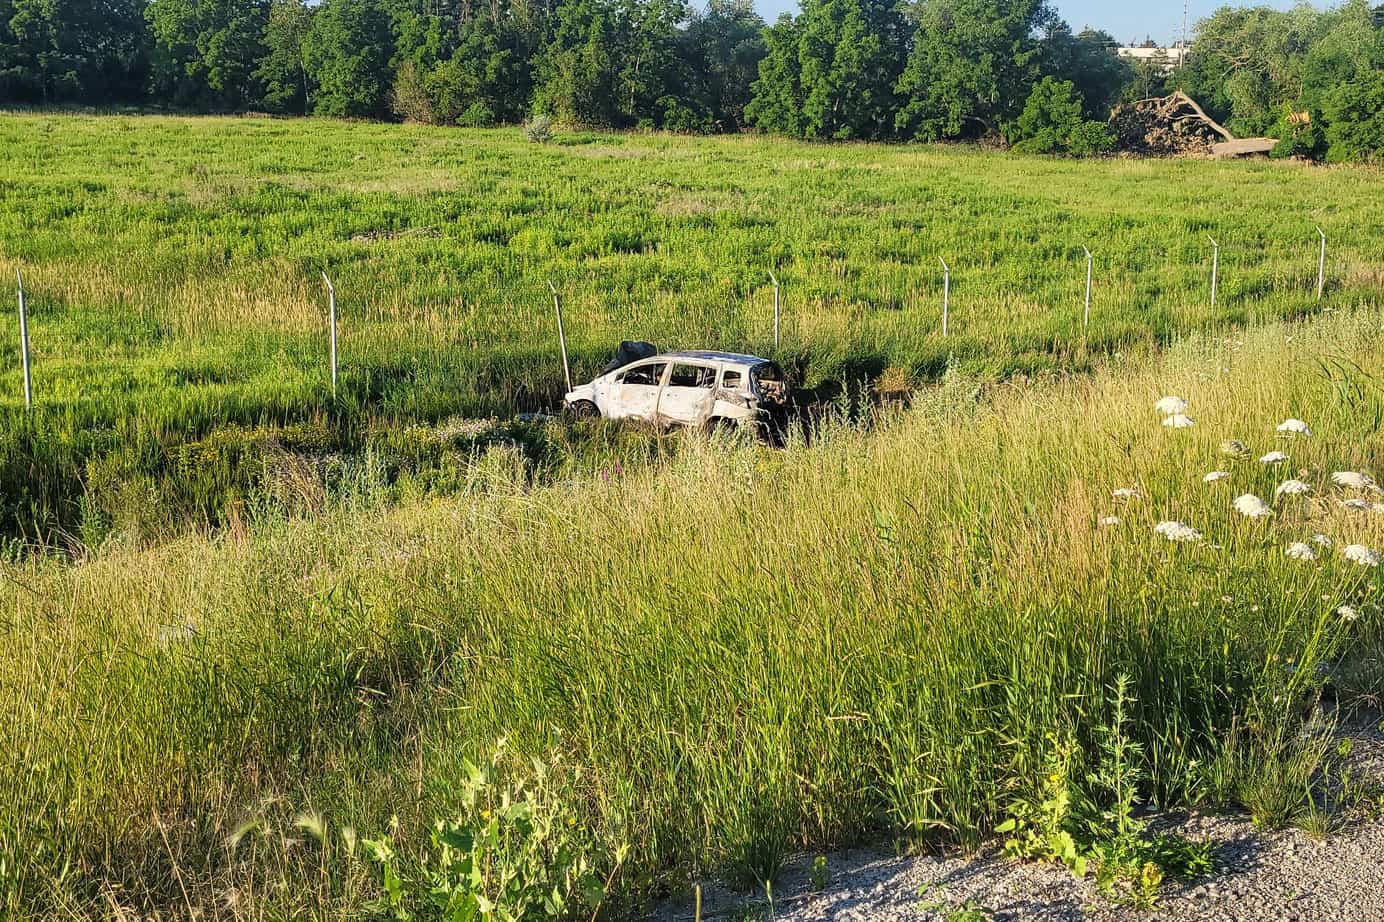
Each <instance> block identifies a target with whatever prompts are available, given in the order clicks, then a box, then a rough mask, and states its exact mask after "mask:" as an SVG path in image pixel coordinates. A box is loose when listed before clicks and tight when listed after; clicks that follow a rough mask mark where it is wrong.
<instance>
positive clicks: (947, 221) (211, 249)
mask: <svg viewBox="0 0 1384 922" xmlns="http://www.w3.org/2000/svg"><path fill="white" fill-rule="evenodd" d="M0 142H2V143H0V275H3V276H5V277H12V275H13V271H14V270H15V269H16V268H23V269H24V271H25V274H26V278H27V279H28V286H29V291H30V307H31V311H32V315H33V316H32V338H33V348H34V353H35V354H34V359H35V370H34V374H35V392H36V395H37V400H38V404H39V406H38V409H37V411H36V413H35V414H34V416H33V418H32V419H31V420H26V419H24V417H23V414H22V411H21V409H20V406H21V400H22V398H21V388H20V383H19V362H18V356H17V354H16V351H17V343H16V339H15V337H9V336H0V497H2V498H0V529H3V532H4V533H5V534H6V535H8V536H11V537H20V538H23V539H25V540H29V541H39V542H43V543H56V544H67V545H73V544H81V543H82V539H81V536H82V535H83V534H85V535H87V536H89V537H93V538H98V539H99V538H100V537H101V536H102V535H103V534H104V533H106V532H107V531H108V530H109V523H110V522H111V521H114V520H120V519H122V518H129V517H130V516H131V515H132V513H131V511H130V510H132V509H138V508H143V509H145V510H146V512H145V513H143V515H145V516H148V517H150V521H147V522H145V523H144V526H145V527H144V531H146V532H148V531H152V532H154V533H155V535H156V536H159V535H162V534H166V533H176V532H177V531H179V530H180V529H181V528H183V527H185V526H186V525H187V523H188V522H193V523H201V522H207V521H209V522H210V523H212V524H214V525H223V524H226V520H227V518H228V517H229V516H228V512H227V510H228V509H229V508H231V507H234V506H235V504H236V503H237V502H239V501H242V500H243V499H244V496H245V494H246V493H247V492H254V490H253V489H251V488H252V487H254V486H255V484H253V483H250V481H254V480H256V478H257V477H258V474H257V473H256V471H258V470H259V469H260V468H261V467H262V466H263V465H262V460H263V459H262V458H260V457H259V456H258V455H255V456H253V458H252V461H253V463H245V464H242V465H240V466H239V467H235V468H234V469H233V470H232V469H230V468H232V467H233V465H231V464H230V463H229V462H228V463H227V465H226V467H227V472H226V474H225V475H224V476H221V477H219V478H211V477H207V478H204V484H203V487H202V488H200V490H199V492H197V493H196V494H195V495H181V496H178V495H175V494H177V493H178V491H179V487H178V486H177V485H176V484H172V485H171V486H170V485H169V484H168V483H167V481H169V480H170V479H171V475H169V474H168V469H169V468H170V467H172V466H174V465H175V462H176V454H177V452H178V450H179V446H181V445H183V444H185V443H188V442H197V441H199V440H204V439H207V438H209V437H211V436H212V435H213V434H214V433H216V432H217V431H218V430H220V429H222V428H237V427H238V428H251V429H253V428H261V429H264V430H266V432H265V437H266V438H268V437H270V436H272V435H273V434H274V431H275V430H277V429H280V428H292V427H296V426H301V425H304V424H320V425H322V426H324V427H325V428H326V429H327V430H328V435H329V439H328V441H329V442H330V443H331V447H332V448H333V449H334V450H337V451H342V452H346V453H350V454H360V453H363V452H364V451H365V450H366V449H367V448H373V449H375V450H377V451H379V450H383V448H384V447H387V446H381V445H379V444H378V443H376V442H372V440H371V439H370V438H369V434H370V433H372V432H376V431H379V430H390V429H397V428H400V427H404V426H411V425H420V426H427V425H433V424H436V423H438V422H440V421H442V420H445V419H446V418H447V417H450V416H453V415H462V416H468V417H469V416H486V415H492V414H494V415H502V416H503V415H509V414H511V413H512V412H514V411H516V410H534V409H541V408H552V407H554V406H556V404H557V400H558V397H559V396H560V393H561V384H560V381H561V374H560V368H561V366H560V363H559V362H558V361H557V355H556V342H555V337H554V336H553V324H552V318H551V306H550V304H549V301H548V295H547V291H548V289H547V283H548V281H549V280H552V281H554V282H555V283H557V284H558V285H560V286H561V288H562V290H563V292H564V296H565V303H566V308H567V314H568V332H569V340H570V342H571V345H572V348H573V350H574V359H575V365H576V370H577V373H578V374H579V375H585V374H587V373H589V372H591V371H593V370H594V369H595V368H597V367H598V366H599V365H600V364H601V363H602V362H604V361H605V359H606V358H607V357H608V355H609V354H610V352H611V350H612V349H613V347H614V346H615V344H617V343H618V342H619V341H620V340H621V339H627V338H631V337H640V338H647V339H651V340H654V341H656V342H658V343H660V344H661V345H664V346H666V347H687V346H697V347H717V346H721V347H731V348H735V349H741V350H749V351H755V352H760V353H770V352H774V351H775V350H774V349H773V343H772V338H771V329H772V322H771V314H772V294H771V289H770V285H769V277H768V273H769V271H770V270H772V271H774V272H775V273H776V274H777V275H778V277H779V278H780V279H781V280H782V282H783V284H784V299H785V301H784V303H785V311H786V313H785V323H784V340H783V344H782V348H781V349H779V350H778V351H777V353H776V357H777V358H779V359H780V360H781V361H782V363H783V364H784V365H785V366H786V367H788V368H790V369H791V370H792V371H793V373H794V375H795V377H796V378H797V379H798V380H799V381H800V382H801V383H802V384H803V385H804V386H806V387H809V388H814V389H818V390H819V392H820V393H827V392H830V391H832V390H833V389H834V384H835V383H836V382H840V381H841V380H847V381H855V380H858V379H861V378H867V377H872V376H874V375H876V374H878V373H879V372H880V371H882V370H883V369H885V368H886V367H888V366H894V367H895V368H897V369H900V370H902V371H903V372H906V373H907V374H909V375H911V376H912V377H913V378H914V379H916V380H924V381H925V380H931V379H934V378H935V377H937V376H938V375H940V374H941V373H942V371H943V370H944V369H945V368H947V367H948V366H949V365H951V366H956V367H960V368H961V369H962V370H964V371H966V372H967V373H971V374H977V375H981V376H984V377H991V378H1002V377H1007V376H1009V375H1012V374H1028V373H1034V372H1039V371H1044V370H1048V369H1053V368H1084V367H1086V366H1087V365H1088V364H1089V362H1090V359H1091V357H1092V356H1099V355H1102V354H1108V353H1111V352H1115V351H1123V352H1126V353H1127V352H1130V351H1139V350H1142V349H1143V348H1144V347H1147V346H1148V345H1150V344H1161V343H1165V342H1168V341H1171V340H1172V339H1175V338H1176V337H1177V336H1179V335H1182V334H1184V333H1187V332H1190V331H1194V330H1199V329H1213V328H1222V327H1225V326H1227V325H1233V324H1239V323H1243V322H1248V321H1256V320H1273V319H1281V318H1292V317H1297V316H1300V315H1304V314H1307V313H1311V312H1313V311H1316V310H1317V309H1319V308H1321V307H1345V306H1349V305H1352V304H1355V303H1359V302H1361V301H1365V302H1370V303H1374V302H1377V299H1378V296H1379V294H1380V292H1381V290H1384V284H1382V283H1381V277H1380V274H1379V269H1378V266H1377V265H1376V264H1375V262H1374V261H1373V255H1372V254H1373V252H1374V251H1373V244H1374V241H1375V240H1377V239H1378V237H1379V234H1380V232H1381V225H1380V218H1379V216H1378V214H1377V211H1378V210H1377V209H1373V208H1371V207H1370V205H1369V203H1370V202H1372V201H1374V200H1376V199H1378V198H1379V197H1380V192H1381V174H1380V173H1379V172H1378V171H1373V170H1367V169H1360V168H1331V169H1317V168H1305V167H1302V166H1299V165H1292V164H1280V163H1257V164H1255V163H1209V162H1171V161H1170V162H1148V161H1131V160H1112V161H1106V162H1098V163H1069V162H1060V161H1047V160H1039V159H1032V158H1018V157H1013V156H1007V155H1002V154H998V153H985V152H979V151H972V150H963V149H951V148H931V147H902V146H900V147H882V146H878V145H833V146H819V145H810V144H802V143H795V142H787V141H783V140H779V139H761V138H715V139H695V138H676V137H667V136H657V135H650V136H641V135H621V136H609V135H573V136H569V137H565V138H562V139H561V143H558V144H553V145H535V144H531V143H528V142H526V141H524V140H523V137H522V134H521V133H520V132H519V131H518V130H499V131H455V130H439V129H431V128H421V127H410V126H385V125H364V124H345V123H338V122H330V121H320V120H294V121H279V120H252V119H211V118H203V119H193V118H155V117H124V116H114V117H112V116H79V115H43V114H8V115H4V116H0ZM1318 224H1320V225H1322V226H1323V227H1325V228H1326V230H1327V232H1328V233H1329V234H1330V235H1331V248H1330V251H1329V271H1330V286H1329V289H1328V297H1327V299H1326V300H1325V302H1324V303H1323V304H1318V303H1317V302H1315V301H1314V300H1313V299H1312V293H1313V289H1314V285H1315V269H1316V245H1317V243H1316V241H1317V238H1316V232H1315V230H1314V227H1315V226H1316V225H1318ZM1208 233H1209V234H1212V235H1214V236H1215V237H1217V238H1218V239H1219V240H1220V241H1221V243H1222V245H1223V246H1224V250H1223V253H1222V257H1223V262H1222V273H1221V276H1222V287H1221V292H1220V299H1219V302H1218V307H1217V308H1216V309H1215V310H1212V309H1211V308H1210V307H1209V292H1208V284H1209V271H1210V266H1209V262H1208V260H1209V247H1208V245H1207V244H1206V243H1205V239H1204V238H1205V235H1206V234H1208ZM1083 245H1089V246H1090V247H1091V248H1092V249H1093V250H1094V251H1095V252H1096V255H1097V266H1096V300H1095V307H1094V312H1093V323H1092V328H1091V331H1090V333H1089V336H1086V335H1085V334H1084V332H1083V330H1082V329H1081V313H1082V305H1081V302H1082V296H1083V293H1084V281H1085V274H1084V263H1083V258H1082V256H1081V247H1082V246H1083ZM938 256H945V257H946V259H947V260H948V262H949V263H950V264H951V265H952V267H953V269H954V274H953V280H952V281H953V302H952V306H953V310H952V316H951V333H952V335H951V337H950V338H948V339H947V340H945V341H944V340H942V338H941V337H940V335H939V333H940V330H939V328H940V308H941V303H940V302H941V290H940V289H941V275H940V272H939V270H938V268H937V257H938ZM324 267H325V268H327V269H329V270H330V271H331V272H332V274H333V276H334V279H335V282H336V284H337V288H338V290H339V291H340V292H341V305H340V307H341V312H342V363H343V367H342V375H343V377H342V381H343V392H342V394H341V397H340V399H339V400H337V401H333V400H332V399H331V397H330V390H329V387H328V375H327V370H326V365H325V363H326V335H325V323H326V318H325V299H324V295H323V292H322V290H321V284H320V280H319V276H318V273H319V270H320V269H321V268H324ZM823 385H824V386H823ZM286 440H287V441H288V442H290V443H291V442H292V441H293V435H292V433H290V434H289V435H288V436H287V437H286ZM290 447H292V446H291V445H290ZM93 465H95V467H94V468H93ZM209 468H210V469H220V468H219V467H218V464H213V465H210V466H209ZM113 480H114V481H121V482H124V481H135V482H141V483H143V482H146V481H147V482H149V483H150V485H151V489H152V490H153V491H154V493H155V494H157V495H158V497H159V498H158V501H156V502H150V501H139V500H132V499H122V498H121V497H120V496H119V495H118V493H116V492H114V491H112V490H111V489H110V487H109V486H108V484H109V483H110V482H112V481H113ZM149 510H155V511H154V512H150V511H149ZM131 531H132V532H133V533H135V534H138V533H139V531H140V529H123V530H122V529H121V528H116V532H117V533H123V532H131Z"/></svg>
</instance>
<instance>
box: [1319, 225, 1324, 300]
mask: <svg viewBox="0 0 1384 922" xmlns="http://www.w3.org/2000/svg"><path fill="white" fill-rule="evenodd" d="M1317 235H1318V236H1319V237H1321V238H1322V249H1321V256H1320V257H1318V259H1317V300H1318V301H1320V300H1321V299H1322V292H1324V291H1326V232H1325V231H1324V230H1322V229H1321V228H1320V227H1318V228H1317Z"/></svg>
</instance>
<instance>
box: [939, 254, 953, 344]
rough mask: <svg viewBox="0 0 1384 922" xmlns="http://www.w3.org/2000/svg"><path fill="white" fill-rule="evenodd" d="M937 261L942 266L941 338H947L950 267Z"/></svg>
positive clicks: (943, 262)
mask: <svg viewBox="0 0 1384 922" xmlns="http://www.w3.org/2000/svg"><path fill="white" fill-rule="evenodd" d="M937 261H938V262H939V263H941V264H942V338H943V339H946V338H947V321H948V320H949V318H950V315H951V266H949V265H947V261H946V260H945V259H943V258H942V257H940V256H939V257H937Z"/></svg>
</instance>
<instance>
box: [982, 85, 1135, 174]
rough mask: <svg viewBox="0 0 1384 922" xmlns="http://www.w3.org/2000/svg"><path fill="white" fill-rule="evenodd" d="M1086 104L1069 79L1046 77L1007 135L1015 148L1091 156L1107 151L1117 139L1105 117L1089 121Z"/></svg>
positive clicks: (1040, 152)
mask: <svg viewBox="0 0 1384 922" xmlns="http://www.w3.org/2000/svg"><path fill="white" fill-rule="evenodd" d="M1085 110H1086V105H1085V103H1084V102H1083V101H1082V99H1081V94H1080V92H1079V91H1078V90H1077V88H1076V85H1075V84H1073V83H1072V82H1071V81H1070V80H1058V79H1057V78H1056V77H1044V78H1043V80H1042V82H1040V83H1039V84H1038V85H1037V86H1035V87H1034V88H1033V92H1032V93H1031V94H1029V97H1028V102H1027V103H1026V104H1025V105H1024V111H1023V112H1022V113H1021V114H1020V115H1019V118H1018V120H1017V121H1015V122H1014V123H1013V124H1011V125H1010V126H1008V128H1007V129H1006V131H1005V135H1006V137H1007V139H1008V140H1009V143H1011V144H1013V145H1014V149H1015V150H1016V151H1021V152H1025V153H1033V154H1070V155H1072V156H1075V157H1089V156H1091V155H1093V154H1102V153H1106V152H1108V151H1109V150H1110V149H1111V148H1112V147H1114V144H1115V140H1114V138H1113V137H1112V136H1111V134H1110V130H1109V129H1108V128H1107V127H1106V126H1105V122H1104V121H1088V120H1087V119H1086V117H1085Z"/></svg>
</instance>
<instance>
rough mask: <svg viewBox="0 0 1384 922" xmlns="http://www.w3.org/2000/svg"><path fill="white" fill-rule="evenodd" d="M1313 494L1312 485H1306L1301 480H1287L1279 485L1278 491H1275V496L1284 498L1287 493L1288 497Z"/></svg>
mask: <svg viewBox="0 0 1384 922" xmlns="http://www.w3.org/2000/svg"><path fill="white" fill-rule="evenodd" d="M1311 492H1312V486H1311V484H1308V483H1304V482H1303V481H1301V480H1285V481H1283V482H1282V483H1280V484H1279V485H1278V489H1276V490H1274V491H1273V495H1274V496H1283V495H1284V494H1285V493H1286V494H1287V495H1288V496H1301V495H1303V494H1304V493H1311Z"/></svg>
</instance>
